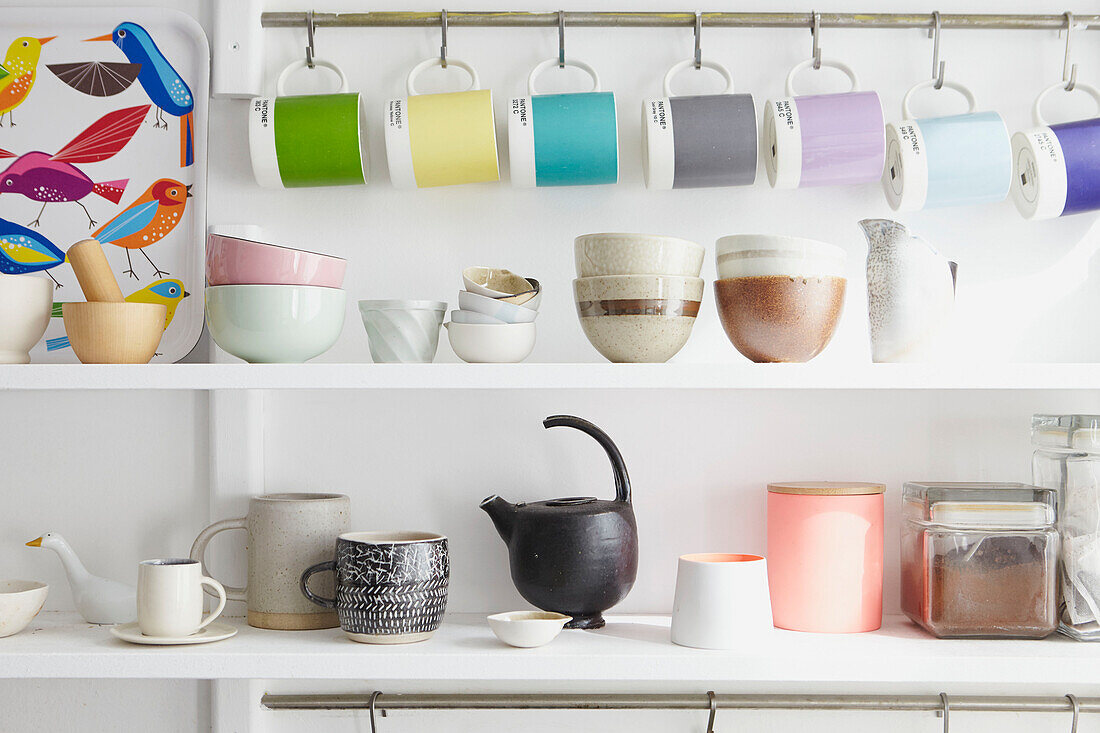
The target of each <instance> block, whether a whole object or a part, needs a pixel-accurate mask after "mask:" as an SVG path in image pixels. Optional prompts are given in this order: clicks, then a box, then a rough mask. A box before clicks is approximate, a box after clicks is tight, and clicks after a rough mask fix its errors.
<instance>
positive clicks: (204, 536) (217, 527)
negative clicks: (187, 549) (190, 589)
mask: <svg viewBox="0 0 1100 733" xmlns="http://www.w3.org/2000/svg"><path fill="white" fill-rule="evenodd" d="M247 528H248V520H247V519H245V518H244V517H241V518H240V519H223V520H222V521H220V522H214V523H213V524H211V525H210V526H209V527H207V528H206V529H204V530H203V531H202V532H199V536H198V537H196V538H195V544H193V545H191V559H192V560H197V561H198V562H199V565H200V566H201V567H202V568H204V569H205V568H206V545H207V544H208V543H209V542H210V540H211V539H213V538H214V535H216V534H217V533H218V532H224V531H226V530H227V529H247ZM218 587H219V588H221V589H222V592H223V593H224V594H225V597H226V598H227V599H229V600H231V601H245V600H248V598H247V593H248V588H247V587H245V588H238V587H236V586H233V585H224V586H223V585H221V584H218ZM206 592H207V593H208V594H209V595H211V596H216V595H218V594H217V593H211V592H210V591H206Z"/></svg>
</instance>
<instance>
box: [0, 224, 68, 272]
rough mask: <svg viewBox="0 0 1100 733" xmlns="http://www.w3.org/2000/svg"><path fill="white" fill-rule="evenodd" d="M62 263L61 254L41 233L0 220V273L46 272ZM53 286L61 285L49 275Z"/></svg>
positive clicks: (62, 253) (62, 254)
mask: <svg viewBox="0 0 1100 733" xmlns="http://www.w3.org/2000/svg"><path fill="white" fill-rule="evenodd" d="M64 261H65V253H64V252H62V251H61V250H60V249H58V247H57V245H56V244H54V243H53V242H51V241H50V240H48V239H46V238H45V237H44V236H42V234H41V233H39V232H36V231H34V230H33V229H28V228H27V227H25V226H20V225H19V224H16V223H15V222H13V221H8V220H7V219H0V272H2V273H4V274H5V275H22V274H24V273H27V272H45V273H46V274H47V275H50V273H49V272H47V271H48V270H49V269H51V268H53V267H57V266H58V265H60V264H61V263H62V262H64ZM50 279H51V280H53V282H54V284H55V285H56V286H57V287H59V288H60V287H61V283H59V282H58V281H57V278H55V277H54V276H53V275H50Z"/></svg>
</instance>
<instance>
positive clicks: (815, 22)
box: [810, 10, 821, 69]
mask: <svg viewBox="0 0 1100 733" xmlns="http://www.w3.org/2000/svg"><path fill="white" fill-rule="evenodd" d="M810 34H811V35H812V36H813V37H814V54H813V56H814V68H815V69H820V68H821V13H819V12H817V11H816V10H815V11H813V12H811V13H810Z"/></svg>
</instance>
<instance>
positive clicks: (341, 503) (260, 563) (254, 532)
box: [191, 494, 351, 631]
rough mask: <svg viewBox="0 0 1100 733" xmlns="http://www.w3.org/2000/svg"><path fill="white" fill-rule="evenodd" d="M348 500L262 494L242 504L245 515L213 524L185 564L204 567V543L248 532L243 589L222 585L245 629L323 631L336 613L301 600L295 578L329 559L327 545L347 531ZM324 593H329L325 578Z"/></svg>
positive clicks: (332, 623)
mask: <svg viewBox="0 0 1100 733" xmlns="http://www.w3.org/2000/svg"><path fill="white" fill-rule="evenodd" d="M350 514H351V499H349V498H348V497H346V496H344V495H343V494H263V495H261V496H254V497H252V499H251V500H250V501H249V504H248V516H247V517H241V518H240V519H226V520H223V521H221V522H216V523H214V524H212V525H210V526H209V527H207V528H206V529H204V530H203V531H202V533H201V534H199V536H198V537H197V538H196V539H195V544H194V545H192V547H191V559H192V560H198V561H199V562H200V563H202V565H203V567H206V560H205V555H206V544H207V543H208V542H209V541H210V540H211V539H212V538H213V537H214V535H216V534H218V533H219V532H224V531H225V530H227V529H243V530H246V531H247V532H248V542H247V548H248V586H247V587H245V588H234V587H232V586H229V585H227V586H225V595H226V598H228V599H229V600H231V601H245V602H247V604H248V625H249V626H255V627H257V628H261V629H283V630H293V631H297V630H304V629H328V628H332V627H333V626H337V625H338V623H339V622H338V619H337V617H336V614H335V613H333V612H332V611H330V610H325V609H322V608H318V607H317V606H315V605H314V604H312V603H310V602H309V601H308V600H306V599H305V598H303V597H302V594H301V593H300V592H299V590H298V579H299V577H300V576H301V574H302V571H303V570H305V569H306V568H307V567H309V566H310V565H312V564H314V563H316V562H319V561H320V560H323V559H325V558H327V557H331V556H332V543H333V541H335V539H336V537H338V536H339V535H340V533H341V532H343V531H345V530H346V529H347V528H348V518H349V516H350ZM325 582H326V583H327V585H326V586H324V588H325V589H326V590H331V589H332V581H331V580H329V579H327V578H326V579H325Z"/></svg>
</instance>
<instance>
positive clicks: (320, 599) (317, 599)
mask: <svg viewBox="0 0 1100 733" xmlns="http://www.w3.org/2000/svg"><path fill="white" fill-rule="evenodd" d="M447 63H451V62H450V61H448V62H447ZM326 570H328V571H330V572H332V573H335V572H336V561H335V560H326V561H325V562H319V563H317V564H316V565H314V566H312V567H309V568H306V571H305V572H304V573H302V578H301V580H299V581H298V587H299V588H301V589H302V594H303V595H304V596H305V597H306V598H308V599H309V600H311V601H313V602H314V603H316V604H317V605H318V606H321V607H323V608H336V599H335V598H325V597H324V596H319V595H317V594H316V593H314V592H313V591H311V590H310V589H309V579H310V577H311V576H312V575H313V574H314V573H323V572H325V571H326Z"/></svg>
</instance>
